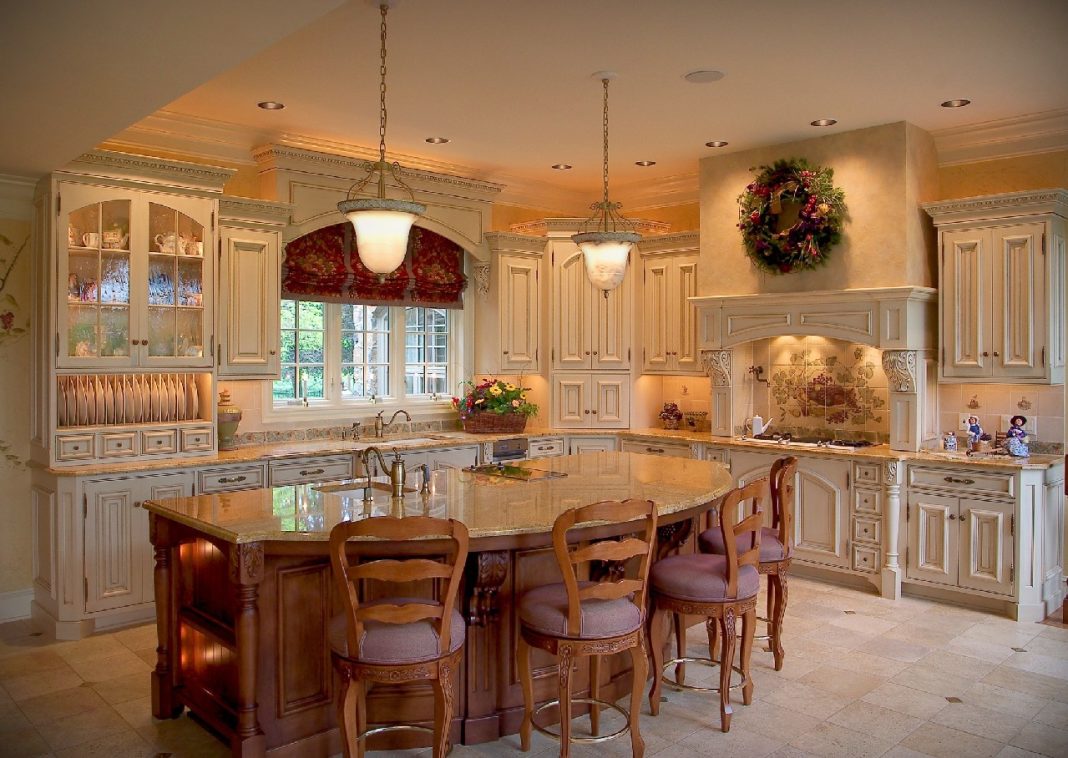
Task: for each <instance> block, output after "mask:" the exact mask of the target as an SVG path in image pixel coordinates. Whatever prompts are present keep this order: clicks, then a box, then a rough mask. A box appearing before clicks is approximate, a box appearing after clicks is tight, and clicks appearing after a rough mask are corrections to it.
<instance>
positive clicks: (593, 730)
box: [590, 654, 601, 737]
mask: <svg viewBox="0 0 1068 758" xmlns="http://www.w3.org/2000/svg"><path fill="white" fill-rule="evenodd" d="M600 697H601V656H599V655H596V654H594V655H591V656H590V700H593V701H594V702H592V703H590V734H592V735H593V736H594V737H596V736H598V735H599V734H600V733H601V706H600V705H598V704H597V700H598V699H599V698H600Z"/></svg>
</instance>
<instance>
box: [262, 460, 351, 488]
mask: <svg viewBox="0 0 1068 758" xmlns="http://www.w3.org/2000/svg"><path fill="white" fill-rule="evenodd" d="M269 469H270V482H271V486H272V487H273V486H276V485H282V484H303V483H304V482H326V481H330V480H331V479H351V478H352V456H348V455H344V456H342V455H335V456H330V457H326V458H307V459H305V460H302V461H287V462H285V463H274V462H272V463H271V464H269Z"/></svg>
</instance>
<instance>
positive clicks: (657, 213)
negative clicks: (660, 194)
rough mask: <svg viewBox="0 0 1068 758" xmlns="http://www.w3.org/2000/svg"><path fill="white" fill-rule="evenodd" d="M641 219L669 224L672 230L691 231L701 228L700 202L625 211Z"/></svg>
mask: <svg viewBox="0 0 1068 758" xmlns="http://www.w3.org/2000/svg"><path fill="white" fill-rule="evenodd" d="M624 210H626V209H624ZM627 215H628V216H632V217H633V218H640V219H642V220H643V221H662V222H664V223H666V224H671V231H672V232H692V231H697V230H698V229H700V228H701V204H700V203H681V204H679V205H664V206H660V207H657V208H636V209H634V210H633V211H630V212H628V213H627Z"/></svg>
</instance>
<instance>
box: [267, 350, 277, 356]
mask: <svg viewBox="0 0 1068 758" xmlns="http://www.w3.org/2000/svg"><path fill="white" fill-rule="evenodd" d="M267 352H268V353H270V354H271V355H274V354H275V351H274V350H268V351H267Z"/></svg>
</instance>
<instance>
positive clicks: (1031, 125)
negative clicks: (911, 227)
mask: <svg viewBox="0 0 1068 758" xmlns="http://www.w3.org/2000/svg"><path fill="white" fill-rule="evenodd" d="M931 136H932V137H934V141H935V148H936V150H937V151H938V164H939V165H940V166H954V165H959V164H964V163H978V162H979V161H990V160H998V159H1000V158H1015V157H1018V156H1021V155H1037V154H1041V153H1050V152H1054V151H1059V150H1068V108H1066V109H1061V110H1053V111H1045V112H1043V113H1030V114H1028V115H1026V116H1015V117H1013V118H1005V119H998V120H996V121H986V122H983V123H981V124H970V125H968V126H958V127H953V128H950V129H939V130H937V131H934V132H931Z"/></svg>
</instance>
